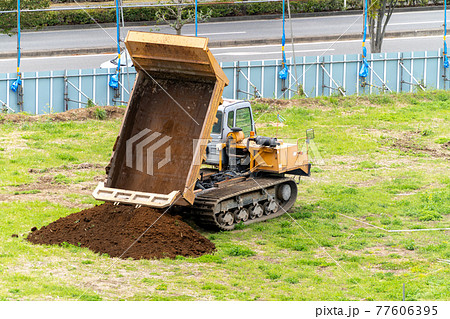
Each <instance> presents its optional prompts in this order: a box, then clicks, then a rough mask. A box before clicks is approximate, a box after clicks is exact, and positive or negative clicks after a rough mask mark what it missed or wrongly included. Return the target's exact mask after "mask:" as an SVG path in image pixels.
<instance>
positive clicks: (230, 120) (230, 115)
mask: <svg viewBox="0 0 450 319" xmlns="http://www.w3.org/2000/svg"><path fill="white" fill-rule="evenodd" d="M227 125H228V127H229V128H233V127H234V111H231V112H228V120H227Z"/></svg>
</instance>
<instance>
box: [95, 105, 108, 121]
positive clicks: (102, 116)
mask: <svg viewBox="0 0 450 319" xmlns="http://www.w3.org/2000/svg"><path fill="white" fill-rule="evenodd" d="M94 113H95V118H96V119H97V120H106V118H107V117H108V115H107V114H106V110H105V109H100V108H96V109H95V111H94Z"/></svg>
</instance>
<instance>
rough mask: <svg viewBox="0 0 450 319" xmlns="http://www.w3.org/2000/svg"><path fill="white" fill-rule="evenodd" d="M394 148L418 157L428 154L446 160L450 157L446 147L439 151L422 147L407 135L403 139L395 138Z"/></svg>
mask: <svg viewBox="0 0 450 319" xmlns="http://www.w3.org/2000/svg"><path fill="white" fill-rule="evenodd" d="M392 148H395V149H398V150H400V151H403V152H405V153H412V154H416V155H417V154H428V155H430V156H433V157H445V158H448V157H449V156H450V153H449V152H448V151H447V149H446V148H444V147H442V148H441V149H438V148H431V147H428V146H422V145H419V144H418V143H417V142H415V141H414V140H413V139H412V138H411V137H410V136H407V135H406V136H404V137H402V138H395V139H394V140H393V141H392Z"/></svg>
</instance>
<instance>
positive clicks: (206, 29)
mask: <svg viewBox="0 0 450 319" xmlns="http://www.w3.org/2000/svg"><path fill="white" fill-rule="evenodd" d="M442 22H443V13H442V12H441V11H416V12H399V13H394V15H393V16H392V19H391V22H390V23H389V25H388V28H387V29H388V31H411V30H429V29H439V28H442ZM281 26H282V21H281V20H251V21H236V22H214V23H202V24H200V25H199V36H206V37H209V38H210V41H211V42H213V41H229V40H242V41H244V43H245V41H248V43H249V45H248V46H239V47H220V48H213V49H212V52H213V53H214V55H215V56H216V58H217V59H218V60H219V61H237V60H240V61H248V60H263V59H264V60H265V59H275V58H280V56H281V53H280V50H281V49H280V45H279V44H270V45H251V43H252V40H255V39H262V38H265V39H270V38H280V37H281ZM287 26H288V27H287V30H286V31H287V35H288V36H289V24H288V25H287ZM151 29H152V30H153V31H158V32H165V33H173V32H172V29H171V28H170V27H168V26H159V27H154V26H153V27H151V26H147V27H142V26H140V27H129V28H125V30H124V34H125V32H126V31H128V30H138V31H150V30H151ZM293 30H294V36H295V37H308V36H314V37H320V36H329V35H341V34H358V33H361V31H362V16H361V15H343V16H326V17H305V18H295V19H293ZM183 34H185V35H192V34H193V26H192V25H187V26H185V27H184V28H183ZM287 43H289V40H287ZM0 44H1V45H0V53H2V52H13V51H14V50H15V48H16V38H15V37H14V36H13V37H8V36H6V35H0ZM114 45H115V28H104V29H101V28H100V27H99V28H95V29H92V28H89V29H75V30H58V31H36V32H24V33H23V35H22V50H23V51H32V50H52V49H70V48H80V47H83V48H95V47H105V46H111V47H113V46H114ZM440 47H442V36H429V37H408V38H398V39H385V41H384V44H383V52H397V51H425V50H436V49H438V48H440ZM360 51H361V40H347V41H338V42H335V41H322V42H309V43H298V44H296V45H295V52H296V56H304V55H314V56H315V55H331V54H349V53H359V52H360ZM286 53H287V57H289V56H291V54H292V48H291V46H290V45H287V46H286ZM113 56H114V55H111V54H92V55H79V56H65V57H64V56H60V57H39V58H23V59H22V66H21V69H22V71H25V72H26V71H46V70H62V69H79V68H95V67H98V66H99V65H100V64H101V63H102V62H104V61H107V60H109V59H111V58H112V57H113ZM15 69H16V61H15V59H11V58H9V59H0V70H2V73H3V72H15Z"/></svg>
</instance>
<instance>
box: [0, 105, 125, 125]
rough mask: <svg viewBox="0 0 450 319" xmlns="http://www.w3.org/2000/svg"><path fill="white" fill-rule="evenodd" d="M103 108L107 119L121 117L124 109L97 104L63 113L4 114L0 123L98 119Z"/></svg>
mask: <svg viewBox="0 0 450 319" xmlns="http://www.w3.org/2000/svg"><path fill="white" fill-rule="evenodd" d="M97 109H100V110H105V112H106V118H107V119H122V118H123V116H124V114H125V109H124V108H121V107H116V106H98V107H90V108H84V109H73V110H69V111H66V112H63V113H53V114H44V115H28V114H23V113H21V114H5V115H2V116H1V117H0V124H2V123H5V122H13V123H21V122H44V121H53V122H63V121H86V120H95V119H98V115H97V114H98V113H97V112H98V111H96V110H97Z"/></svg>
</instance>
